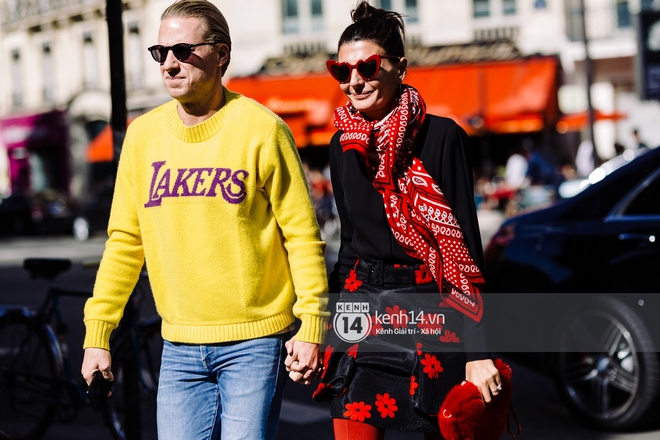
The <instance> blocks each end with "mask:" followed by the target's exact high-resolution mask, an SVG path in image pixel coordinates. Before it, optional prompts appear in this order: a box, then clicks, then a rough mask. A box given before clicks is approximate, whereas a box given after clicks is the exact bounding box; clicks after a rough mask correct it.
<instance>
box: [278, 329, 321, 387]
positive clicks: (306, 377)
mask: <svg viewBox="0 0 660 440" xmlns="http://www.w3.org/2000/svg"><path fill="white" fill-rule="evenodd" d="M285 346H286V351H287V357H286V359H285V360H284V365H285V366H286V371H288V372H289V377H290V378H291V380H293V381H294V382H300V383H302V384H304V385H309V384H310V383H312V380H313V379H316V378H317V377H318V376H319V375H320V373H321V368H322V364H321V363H320V362H319V345H318V344H312V343H310V342H303V341H298V340H296V339H295V338H291V339H290V340H288V341H287V342H286V343H285Z"/></svg>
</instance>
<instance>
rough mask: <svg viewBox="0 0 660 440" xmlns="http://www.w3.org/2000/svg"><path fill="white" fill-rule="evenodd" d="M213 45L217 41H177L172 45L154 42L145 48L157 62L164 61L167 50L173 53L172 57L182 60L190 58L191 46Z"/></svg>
mask: <svg viewBox="0 0 660 440" xmlns="http://www.w3.org/2000/svg"><path fill="white" fill-rule="evenodd" d="M207 44H208V45H215V44H218V43H196V44H188V43H178V44H175V45H174V46H163V45H161V44H156V45H155V46H151V47H149V48H147V50H148V51H149V52H150V53H151V56H152V57H153V59H154V60H156V62H158V63H164V62H165V60H166V59H167V52H169V51H170V50H171V51H172V53H173V54H174V57H175V58H176V59H177V60H179V61H181V62H184V61H186V60H187V59H188V58H190V54H191V53H192V48H193V47H197V46H204V45H207Z"/></svg>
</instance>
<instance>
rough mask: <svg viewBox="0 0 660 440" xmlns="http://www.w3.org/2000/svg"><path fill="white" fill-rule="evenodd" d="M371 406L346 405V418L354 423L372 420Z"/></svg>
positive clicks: (360, 403) (359, 403) (361, 404)
mask: <svg viewBox="0 0 660 440" xmlns="http://www.w3.org/2000/svg"><path fill="white" fill-rule="evenodd" d="M369 411H371V405H367V404H366V403H364V402H353V403H347V404H346V411H344V417H349V418H350V419H351V420H353V421H356V420H357V421H358V422H364V419H369V418H371V413H370V412H369Z"/></svg>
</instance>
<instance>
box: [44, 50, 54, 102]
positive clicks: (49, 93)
mask: <svg viewBox="0 0 660 440" xmlns="http://www.w3.org/2000/svg"><path fill="white" fill-rule="evenodd" d="M41 52H42V69H43V79H44V82H43V86H44V90H43V94H44V101H46V102H51V103H52V102H55V66H54V64H53V51H52V49H51V47H50V43H44V44H42V45H41Z"/></svg>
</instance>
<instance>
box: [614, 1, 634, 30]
mask: <svg viewBox="0 0 660 440" xmlns="http://www.w3.org/2000/svg"><path fill="white" fill-rule="evenodd" d="M616 22H617V26H618V27H620V28H627V27H630V26H632V16H631V15H630V8H629V7H628V0H617V2H616Z"/></svg>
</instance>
